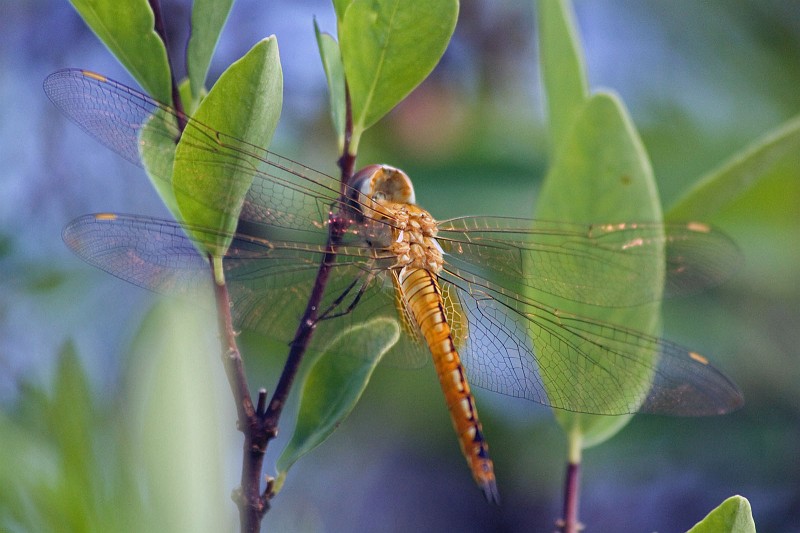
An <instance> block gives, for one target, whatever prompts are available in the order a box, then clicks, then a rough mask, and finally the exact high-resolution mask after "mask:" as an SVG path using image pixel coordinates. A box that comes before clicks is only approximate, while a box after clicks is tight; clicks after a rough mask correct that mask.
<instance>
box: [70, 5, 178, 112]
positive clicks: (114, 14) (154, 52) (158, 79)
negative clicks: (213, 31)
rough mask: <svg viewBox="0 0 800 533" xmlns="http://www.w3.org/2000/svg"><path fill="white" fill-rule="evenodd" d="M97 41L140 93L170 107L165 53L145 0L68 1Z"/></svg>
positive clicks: (167, 66)
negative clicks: (112, 55)
mask: <svg viewBox="0 0 800 533" xmlns="http://www.w3.org/2000/svg"><path fill="white" fill-rule="evenodd" d="M70 2H71V3H72V6H73V7H74V8H75V10H76V11H77V12H78V13H79V14H80V15H81V17H82V18H83V20H84V21H85V22H86V24H87V25H88V26H89V27H90V28H91V29H92V31H93V32H94V33H95V35H97V37H98V38H99V39H100V40H101V41H103V44H105V45H106V47H108V49H109V50H110V51H111V53H112V54H114V55H115V56H116V57H117V59H118V60H119V62H120V63H122V65H123V66H124V67H125V68H126V69H127V70H128V72H130V74H131V76H133V77H134V79H135V80H136V81H138V82H139V84H140V85H141V86H142V87H143V88H144V90H145V91H146V92H148V93H150V95H151V96H152V97H153V98H155V99H156V100H158V101H160V102H164V103H166V104H171V102H172V86H171V81H170V70H169V62H168V60H167V50H166V48H165V47H164V43H163V42H162V41H161V38H160V37H159V36H158V34H157V33H156V32H155V31H154V29H153V27H154V17H153V11H152V10H151V9H150V4H149V3H148V2H147V0H70Z"/></svg>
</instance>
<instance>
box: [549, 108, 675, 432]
mask: <svg viewBox="0 0 800 533" xmlns="http://www.w3.org/2000/svg"><path fill="white" fill-rule="evenodd" d="M536 216H537V217H538V218H540V219H543V220H562V221H567V222H580V223H613V222H631V221H656V222H657V221H660V220H661V208H660V204H659V199H658V193H657V190H656V186H655V180H654V177H653V172H652V169H651V166H650V162H649V159H648V157H647V154H646V153H645V150H644V147H643V145H642V143H641V140H640V139H639V136H638V134H637V132H636V130H635V128H634V126H633V124H632V122H631V120H630V118H629V116H628V113H627V111H626V110H625V108H624V106H623V104H622V102H620V100H619V99H618V98H617V97H616V96H615V95H613V94H610V93H598V94H596V95H594V96H592V97H591V98H589V100H587V102H586V104H585V105H584V107H583V108H582V109H581V110H580V111H579V112H578V114H577V116H576V117H575V120H574V121H573V123H572V126H571V128H570V129H569V131H568V132H567V133H566V135H565V136H564V138H563V139H562V142H561V143H560V145H559V146H558V150H557V151H556V155H555V160H554V161H553V165H552V167H551V168H550V171H549V172H548V174H547V176H546V177H545V182H544V185H543V186H542V190H541V193H540V196H539V199H538V207H537V210H536ZM653 255H654V257H653V266H652V268H650V269H648V272H652V273H653V274H652V279H651V283H652V284H653V290H652V293H653V294H660V292H661V290H662V287H663V276H664V264H663V263H664V259H663V257H658V254H653ZM565 261H568V259H566V258H565ZM564 268H569V267H568V265H565V266H564ZM609 268H612V266H609ZM536 296H537V298H538V299H540V300H544V301H545V303H547V304H549V305H552V306H553V307H556V308H559V309H563V310H566V311H567V312H569V313H575V314H578V315H581V316H585V317H589V318H594V319H597V320H600V321H603V322H610V323H613V324H619V325H621V326H623V327H626V328H630V329H634V330H638V331H642V332H645V333H650V334H656V333H657V332H658V325H659V320H660V312H659V310H660V308H659V306H658V304H648V305H645V306H637V307H635V308H629V307H622V308H613V309H611V308H604V307H597V306H592V305H580V304H575V303H573V302H565V301H563V300H558V299H555V298H550V297H546V296H542V295H539V294H537V295H536ZM537 342H538V340H537V339H536V338H534V339H533V343H534V347H536V345H537ZM537 353H538V355H539V361H538V362H539V366H540V368H546V367H548V366H551V365H552V363H548V361H547V358H548V357H550V354H549V352H548V351H547V350H542V349H539V350H537ZM562 356H563V355H558V354H556V355H555V357H562ZM648 356H650V357H652V358H653V359H654V360H655V358H656V357H657V356H658V354H656V353H652V354H647V353H643V354H642V357H643V358H645V357H648ZM600 367H601V365H591V366H590V367H588V368H584V367H582V366H580V365H576V367H575V370H574V373H569V374H567V375H558V376H555V377H554V378H553V377H551V378H550V379H551V381H549V382H548V381H547V380H546V381H545V387H546V388H547V389H548V391H554V393H553V395H554V396H556V397H558V396H562V397H563V396H564V395H565V394H566V395H567V396H568V395H569V393H570V387H571V384H574V383H580V382H581V381H583V380H600V379H603V378H602V377H599V376H595V375H594V374H595V373H596V372H600V371H601V369H600ZM619 379H620V380H622V379H625V380H626V381H625V383H624V384H623V387H622V389H624V390H620V393H621V394H623V395H624V397H625V398H627V397H630V396H633V395H634V394H633V393H632V392H627V393H626V390H628V389H630V390H631V391H634V390H641V389H642V381H643V380H647V381H648V382H649V380H650V379H652V376H651V374H650V373H649V371H647V369H646V368H645V367H641V366H640V367H639V369H638V371H633V370H632V371H631V372H630V373H629V374H627V375H626V376H619ZM598 382H599V381H598ZM626 385H629V387H626ZM645 388H646V387H645ZM555 391H557V392H555ZM576 394H579V391H576ZM609 394H611V393H610V392H609ZM575 403H576V404H578V401H577V400H576V402H575ZM610 403H615V402H613V401H612V402H610ZM555 414H556V419H557V420H558V421H559V423H560V424H561V425H562V427H563V428H564V431H565V432H566V433H567V434H568V435H574V436H575V437H576V438H577V440H578V441H579V442H580V445H581V446H582V447H584V448H585V447H587V446H590V445H595V444H599V443H600V442H602V441H603V440H605V439H607V438H610V437H611V436H612V435H613V434H614V433H616V431H618V430H619V429H621V428H622V427H623V426H624V423H625V421H626V420H627V419H628V418H629V417H609V416H596V415H587V414H581V413H574V412H567V411H561V410H556V412H555Z"/></svg>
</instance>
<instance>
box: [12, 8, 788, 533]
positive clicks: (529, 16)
mask: <svg viewBox="0 0 800 533" xmlns="http://www.w3.org/2000/svg"><path fill="white" fill-rule="evenodd" d="M163 3H164V6H163V7H164V11H165V18H166V21H167V25H168V27H169V30H168V31H169V32H170V38H171V45H172V48H173V50H171V54H172V57H173V58H176V57H177V58H180V57H181V56H182V50H183V47H184V43H185V42H186V34H187V30H188V25H189V22H188V20H189V9H190V6H189V2H185V1H170V0H163ZM575 12H576V15H577V21H578V26H579V29H580V33H581V38H582V41H583V46H584V49H585V54H586V59H587V69H588V74H589V81H590V84H591V86H592V87H593V88H599V87H605V88H611V89H613V90H614V91H616V92H618V93H619V94H620V95H621V96H622V98H623V100H624V101H625V103H626V104H627V105H628V107H629V109H630V112H631V115H632V117H633V120H634V122H635V123H636V126H637V127H638V128H639V130H640V132H641V134H642V137H643V140H644V144H645V146H646V148H647V150H648V152H649V153H650V156H651V158H652V162H653V165H654V169H655V173H656V177H657V180H658V184H659V188H660V191H661V194H662V198H663V203H664V205H665V206H666V207H669V205H670V204H671V203H672V202H674V201H675V200H677V199H678V198H679V196H680V195H681V194H682V193H683V192H684V191H685V190H686V188H687V187H688V186H689V185H691V184H692V183H693V182H694V181H695V180H696V179H697V178H698V177H699V176H700V175H702V174H703V173H705V172H706V171H708V170H711V169H712V168H713V167H715V166H716V165H718V164H720V163H721V162H722V161H724V160H725V159H726V158H727V157H729V156H730V155H732V154H733V153H735V152H737V151H739V150H741V149H742V148H744V147H745V146H746V145H747V144H748V143H750V142H751V141H753V140H755V139H756V138H757V137H759V136H761V135H763V134H765V133H767V132H768V131H770V130H771V129H773V128H775V127H777V126H778V125H780V124H781V123H782V122H784V121H786V120H788V119H790V118H791V117H793V116H795V115H797V113H798V112H799V111H800V91H798V89H797V88H798V87H800V10H798V9H797V5H796V3H795V2H792V1H778V0H727V1H721V0H720V1H708V2H691V1H688V0H678V1H674V2H660V1H657V0H624V1H623V0H614V1H612V0H608V1H606V0H592V1H589V0H584V1H576V2H575ZM0 15H2V16H0V102H2V104H3V112H2V115H1V116H2V118H0V162H2V179H0V265H1V267H0V268H2V272H3V278H2V280H0V404H1V405H2V409H3V410H6V411H9V412H12V413H13V412H14V410H15V409H18V404H17V399H18V396H19V393H20V391H21V390H22V389H23V388H25V387H27V386H29V385H23V384H32V385H33V386H37V387H40V388H44V389H47V388H48V387H49V384H50V383H51V380H52V379H53V373H54V368H55V366H56V360H57V354H58V351H59V349H60V347H61V346H62V345H63V343H64V342H65V340H66V339H73V340H74V341H75V346H76V348H77V351H78V353H79V355H80V357H81V361H82V362H83V364H84V366H85V367H86V368H87V370H88V372H89V375H90V378H91V384H92V387H93V390H94V391H95V394H96V396H97V401H98V402H100V403H102V402H103V401H105V399H110V398H113V397H114V395H115V394H116V392H117V391H118V387H119V383H120V379H121V378H120V375H121V373H122V372H123V369H124V368H125V367H126V364H127V362H126V361H125V360H124V357H123V354H125V353H127V352H128V347H129V346H130V345H131V343H132V342H134V337H135V333H136V330H137V328H138V325H139V323H140V321H141V320H142V317H143V316H144V314H145V312H146V311H147V309H148V308H149V307H150V305H151V304H152V302H153V300H154V296H153V295H152V294H149V293H147V292H146V291H142V290H138V289H136V288H135V287H132V286H128V285H126V284H125V283H124V282H121V281H118V280H116V279H114V278H111V277H110V276H107V275H105V274H103V273H102V272H99V271H94V270H92V269H91V268H90V267H88V266H86V265H84V264H83V263H81V262H80V260H79V259H77V258H75V257H73V256H72V255H71V254H70V253H69V251H68V250H67V249H66V247H65V246H64V245H63V243H62V242H61V239H60V231H61V228H62V227H63V226H64V225H65V224H66V223H67V222H68V221H69V220H71V219H72V218H74V217H76V216H79V215H82V214H85V213H89V212H97V211H120V212H128V213H140V214H149V215H156V216H162V215H165V212H164V210H163V208H162V206H161V205H160V203H159V200H158V199H157V197H156V195H155V193H154V192H153V191H152V190H151V188H150V185H149V183H148V181H147V180H146V179H145V176H144V173H143V172H142V171H141V170H140V169H139V168H137V167H134V166H133V165H130V164H129V163H127V162H125V161H124V160H123V159H122V158H120V157H118V156H116V155H115V154H114V153H112V152H110V151H108V150H106V149H105V148H103V147H101V146H100V145H98V144H97V143H95V142H94V141H93V140H92V139H90V138H89V137H88V136H86V135H85V134H83V132H81V131H80V130H79V129H78V128H77V127H74V126H73V125H71V124H70V123H68V122H67V121H66V120H65V119H64V118H63V117H62V116H61V115H60V114H59V113H58V111H57V110H56V109H55V108H54V107H53V106H52V105H51V104H50V102H49V101H48V100H47V98H46V97H45V96H44V93H43V92H42V90H41V82H42V80H43V79H44V77H45V76H46V75H47V74H49V73H50V72H52V71H53V70H56V69H58V68H62V67H82V68H88V69H91V70H95V71H97V72H101V73H104V74H106V75H108V76H110V77H112V78H115V79H117V80H119V81H122V82H123V83H126V84H129V85H135V84H134V83H133V82H132V80H131V78H130V77H129V76H128V75H127V73H125V72H124V71H123V70H122V68H121V67H120V66H119V65H118V64H117V63H116V61H115V59H114V58H113V57H112V56H111V54H110V53H109V52H108V51H107V50H106V49H105V48H104V47H103V46H102V45H101V44H100V43H99V41H98V40H97V39H96V38H95V37H94V35H92V34H91V32H90V31H89V30H88V29H87V28H86V26H85V25H84V24H83V22H82V21H81V20H80V19H79V17H78V16H77V15H76V14H75V12H74V11H73V9H72V8H71V7H70V6H69V5H68V4H67V2H66V1H60V0H26V1H24V2H15V3H5V4H3V6H2V7H0ZM314 17H316V20H317V22H318V23H319V25H320V26H321V28H322V29H323V30H325V31H329V32H332V33H334V32H335V19H334V15H333V10H332V8H331V6H330V5H329V3H328V2H327V1H323V0H319V1H316V0H315V1H312V0H295V1H292V2H289V1H272V2H265V1H257V0H239V1H238V2H236V3H235V5H234V8H233V12H232V15H231V19H230V20H229V22H228V24H227V26H226V29H225V31H224V32H223V34H222V39H221V42H220V45H219V48H218V53H217V55H216V57H215V61H214V63H213V64H212V73H211V79H212V80H213V79H215V78H216V77H217V76H218V75H219V73H220V72H221V71H222V69H224V67H225V66H226V65H228V64H229V63H230V62H232V61H233V60H235V59H236V58H238V57H239V56H241V55H242V54H243V53H245V52H246V51H247V50H248V49H249V48H250V46H252V44H253V43H254V42H256V41H257V40H258V39H260V38H262V37H264V36H266V35H269V34H273V33H274V34H276V35H277V37H278V41H279V45H280V50H281V56H282V63H283V69H284V76H285V96H284V99H285V101H284V108H283V116H282V119H281V123H280V125H279V128H278V132H277V134H276V140H275V142H274V144H273V146H272V148H273V150H274V151H277V152H278V153H281V154H283V155H286V156H288V157H290V158H292V159H295V160H299V161H303V162H305V163H307V164H308V165H310V166H313V167H315V168H318V169H320V170H323V171H326V172H329V173H334V172H335V171H336V167H335V157H336V156H335V142H334V137H333V132H332V128H331V126H330V121H329V118H328V110H327V102H328V100H327V92H326V91H327V90H326V86H325V79H324V74H323V71H322V68H321V63H320V60H319V56H318V54H317V49H316V41H315V38H314V32H313V27H312V20H313V19H314ZM535 24H536V23H535V16H534V10H533V6H532V3H530V2H523V1H512V0H504V1H495V2H486V1H469V2H463V3H462V8H461V14H460V18H459V23H458V27H457V29H456V35H455V37H454V39H453V41H452V43H451V45H450V48H449V49H448V51H447V53H446V54H445V57H444V58H443V60H442V63H441V64H440V65H439V67H438V68H437V69H436V71H434V73H433V75H432V76H431V77H430V78H429V79H428V80H427V81H426V82H425V83H424V84H423V85H422V86H421V87H420V88H418V89H417V91H416V92H414V93H413V94H412V95H411V96H410V97H409V98H408V99H407V100H406V101H405V102H403V103H402V104H401V105H400V106H399V107H398V108H397V109H396V110H395V111H394V112H393V113H392V114H391V115H390V116H389V117H388V118H387V119H386V120H384V121H382V122H381V123H380V124H379V125H378V126H376V127H375V128H373V129H372V130H370V131H369V132H367V134H366V135H365V137H364V141H363V145H362V152H361V154H360V159H359V162H360V163H361V164H362V165H363V164H367V163H373V162H385V163H389V164H393V165H396V166H399V167H401V168H403V169H405V170H406V171H407V172H408V173H409V174H410V175H411V176H412V178H413V179H414V183H415V186H416V188H417V198H418V199H419V202H420V203H421V204H422V205H423V206H424V207H426V208H428V209H429V210H430V211H431V212H432V214H433V215H434V216H436V217H438V218H446V217H450V216H456V215H459V214H495V215H513V216H532V215H534V213H533V212H532V206H533V205H534V203H535V198H536V192H537V188H538V186H539V184H540V182H541V179H542V177H543V175H544V173H545V171H546V167H547V159H546V158H547V156H546V154H547V139H546V135H545V131H546V129H545V117H544V116H543V96H542V93H541V88H540V82H539V72H538V66H537V63H538V61H537V50H536V45H535V40H536V33H535V32H536V25H535ZM177 63H178V69H179V73H181V72H180V68H181V67H180V60H178V61H177ZM798 178H800V150H798V151H797V153H792V154H789V155H787V156H786V157H785V158H784V159H783V160H782V161H781V162H780V164H778V165H777V166H776V167H775V168H774V169H771V170H770V172H769V173H768V175H767V177H766V178H765V179H763V180H761V181H760V182H759V183H758V184H757V185H756V186H755V187H754V188H752V189H751V190H750V191H748V192H747V193H746V194H745V195H744V196H742V197H741V198H740V199H739V200H738V201H737V202H735V203H734V204H733V205H731V206H729V207H728V208H727V209H726V210H725V211H724V212H723V213H721V214H720V215H719V216H718V217H716V218H715V219H713V220H710V221H708V222H711V223H713V224H715V225H717V226H719V227H720V228H721V229H723V230H724V231H726V232H727V233H728V234H730V235H731V236H732V237H733V238H734V240H736V241H737V243H738V244H739V246H740V247H741V249H742V252H743V256H744V264H743V265H742V266H741V267H740V268H739V269H738V271H737V274H736V275H735V276H734V278H733V279H732V280H731V281H730V282H728V283H727V284H725V285H724V286H722V287H719V288H715V289H713V290H710V291H708V292H706V293H705V294H703V295H701V296H696V297H692V298H689V299H685V300H681V301H669V302H666V303H665V305H664V312H665V329H664V331H665V336H667V337H668V338H670V339H672V340H675V341H678V342H680V343H682V344H685V345H688V346H691V347H694V348H697V350H698V351H700V352H702V353H707V354H710V355H712V357H713V358H714V360H715V362H716V364H717V365H718V366H720V367H721V368H723V369H725V371H726V372H727V373H728V374H729V375H731V376H732V377H733V379H734V380H735V381H736V382H737V383H738V384H739V385H740V386H741V388H742V389H743V391H744V394H745V397H746V402H747V403H746V406H745V408H744V409H742V410H741V411H740V412H737V413H735V414H732V415H729V416H725V417H719V418H712V419H677V418H667V417H655V416H640V417H636V418H635V419H634V421H633V422H632V423H631V424H630V425H629V426H628V427H627V428H626V429H625V430H624V431H623V432H622V433H620V434H619V435H618V436H616V437H615V438H614V439H612V440H611V441H609V442H607V443H605V444H604V445H602V446H600V447H598V448H594V449H590V450H588V451H587V452H586V453H585V457H584V465H583V477H582V483H583V490H582V494H581V519H582V521H583V522H584V523H585V524H587V527H588V529H589V530H592V531H664V532H666V531H679V530H685V529H687V528H689V527H691V525H693V524H694V523H695V522H696V521H698V520H699V519H701V518H702V517H703V516H704V515H705V514H706V513H707V512H708V511H709V510H710V509H712V508H713V507H715V506H716V505H717V504H718V503H720V502H721V501H722V500H723V499H724V498H726V497H727V496H730V495H732V494H737V493H738V494H742V495H744V496H746V497H747V498H749V499H750V501H751V503H752V506H753V511H754V515H755V519H756V524H757V526H758V528H759V530H760V531H783V532H787V531H800V525H798V524H800V463H799V462H798V461H796V457H797V450H799V449H800V385H798V383H800V359H799V355H800V351H799V350H798V344H800V274H798V271H799V270H800V245H798V238H799V237H800V180H799V179H798ZM261 342H262V340H261V339H259V338H258V337H256V336H254V335H250V334H247V333H245V334H244V335H243V348H244V352H245V354H246V360H247V364H248V368H249V369H250V370H251V371H252V375H251V377H250V383H251V385H253V386H254V387H255V386H261V385H263V386H266V387H267V388H269V387H271V386H273V384H274V382H275V376H276V373H277V372H278V369H279V368H280V361H270V360H265V358H264V357H260V356H259V354H261V353H263V350H262V349H260V344H261ZM219 370H220V373H221V370H222V369H221V368H220V369H219ZM476 396H477V402H478V405H479V409H480V410H481V414H482V418H483V421H484V429H485V432H486V435H487V438H488V440H489V443H490V445H491V451H492V455H493V457H494V460H495V465H496V469H497V475H498V480H499V486H500V491H501V494H502V497H503V505H502V506H501V507H499V508H494V507H491V506H489V505H486V504H485V503H484V502H483V501H482V496H481V494H480V493H479V491H477V490H475V488H474V487H473V485H472V480H471V478H470V475H469V473H468V471H467V469H466V468H465V465H464V460H463V458H462V457H461V454H460V452H459V450H458V446H457V442H456V439H455V438H454V436H453V434H452V429H451V425H450V422H449V420H448V416H447V412H446V409H445V407H444V404H443V402H442V399H441V393H440V391H439V388H438V384H437V383H436V379H435V376H434V374H433V371H432V368H431V367H430V366H428V367H427V368H426V369H424V370H421V371H398V370H395V369H392V368H386V369H383V368H381V369H379V370H378V372H377V374H376V376H375V378H374V380H373V381H372V382H371V383H370V385H369V387H368V389H367V392H366V394H365V396H364V398H363V400H362V402H361V403H360V404H359V406H358V407H357V408H356V410H355V411H354V413H353V414H352V416H351V417H350V418H349V419H348V420H347V421H346V422H345V423H344V424H343V425H342V426H341V428H340V429H339V431H337V432H336V433H335V434H334V435H333V437H332V438H331V439H330V440H329V441H328V442H326V443H325V444H324V445H323V446H322V447H320V448H319V449H318V450H316V451H315V452H313V453H312V454H311V455H309V456H307V457H306V458H304V459H303V460H301V461H300V462H299V463H298V465H297V466H296V467H295V468H294V469H293V470H292V472H291V473H290V475H289V478H288V481H287V485H286V487H285V489H284V491H283V492H282V493H281V494H280V495H279V496H278V498H277V499H276V500H275V501H274V509H273V510H272V511H270V513H269V514H268V515H267V517H266V520H265V523H266V524H269V525H271V529H272V530H275V531H410V530H415V531H444V530H450V531H530V530H542V531H549V530H552V529H553V525H552V524H553V520H554V519H556V518H557V517H558V516H559V515H560V512H561V501H560V500H561V486H562V475H563V468H564V458H565V453H566V451H565V446H564V444H565V439H564V437H563V435H562V434H561V433H560V430H559V428H558V427H557V425H556V424H555V422H554V421H553V419H552V415H551V414H550V411H549V410H547V409H545V408H542V407H540V406H536V405H534V404H531V403H528V402H524V401H518V400H513V399H510V398H505V397H499V396H497V395H494V394H491V393H486V392H483V391H477V394H476ZM224 400H225V401H229V399H228V398H224ZM226 407H230V409H229V413H228V415H229V416H230V419H229V420H226V421H224V423H223V428H225V431H229V432H230V435H229V436H227V437H226V439H227V440H226V441H225V442H227V443H228V444H227V446H228V449H227V452H226V454H225V456H226V459H225V465H226V468H227V470H226V474H225V483H226V487H225V491H227V490H228V488H233V487H234V486H235V485H236V484H237V479H238V461H239V459H238V455H239V453H240V442H239V437H238V433H236V432H235V430H234V423H233V419H234V410H233V405H232V404H230V405H226ZM1 439H2V437H0V440H1ZM279 448H280V446H279V445H274V446H272V447H271V448H270V453H269V456H268V463H270V461H274V459H275V457H276V454H277V452H278V451H279ZM9 460H11V459H10V458H9V457H2V458H0V461H9ZM268 467H269V468H271V464H270V465H269V466H268ZM221 505H223V506H225V505H227V506H230V508H231V512H232V510H233V505H232V504H231V503H230V502H229V501H228V500H227V498H225V499H224V501H223V502H222V503H221Z"/></svg>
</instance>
